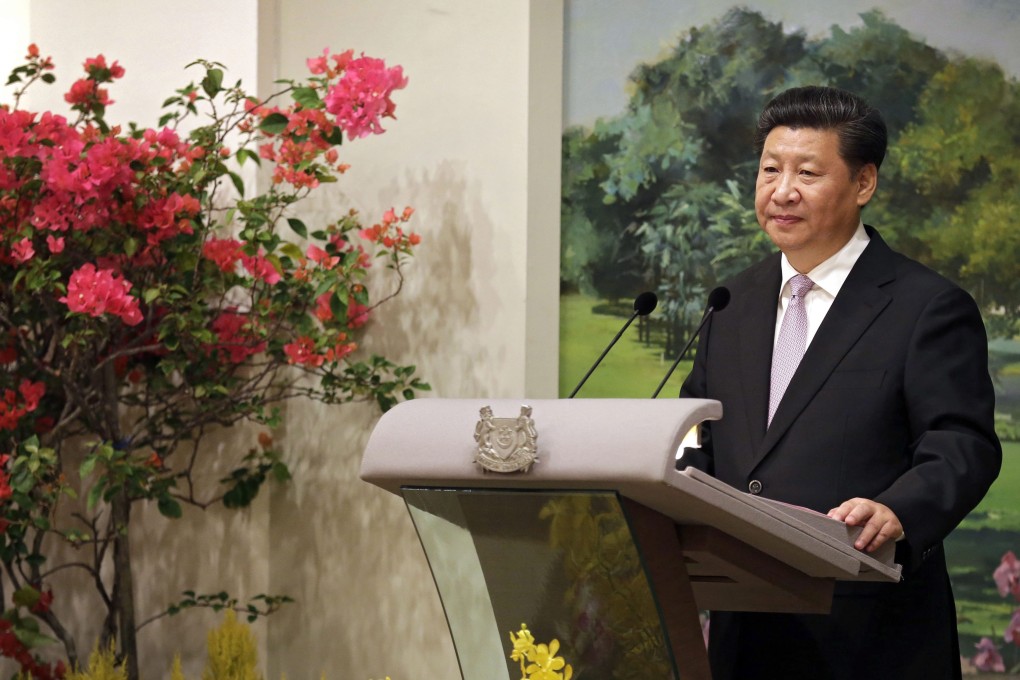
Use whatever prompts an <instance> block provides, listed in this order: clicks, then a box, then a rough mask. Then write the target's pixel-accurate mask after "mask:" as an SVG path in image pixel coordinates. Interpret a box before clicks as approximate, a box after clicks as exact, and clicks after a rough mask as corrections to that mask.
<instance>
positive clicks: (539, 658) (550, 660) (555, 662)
mask: <svg viewBox="0 0 1020 680" xmlns="http://www.w3.org/2000/svg"><path fill="white" fill-rule="evenodd" d="M559 650H560V641H559V640H556V639H555V638H554V639H553V640H552V642H550V643H549V644H548V646H547V645H538V646H537V647H536V648H535V653H534V656H533V657H531V661H532V662H533V663H532V664H531V665H529V666H528V667H527V668H526V669H525V672H526V673H527V674H528V679H529V680H570V678H571V677H573V675H574V669H573V668H571V667H570V666H567V664H566V662H565V661H564V660H563V657H562V656H556V652H558V651H559ZM564 666H566V669H565V670H564V672H563V673H557V672H556V671H558V670H560V669H561V668H564Z"/></svg>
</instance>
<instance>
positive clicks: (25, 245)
mask: <svg viewBox="0 0 1020 680" xmlns="http://www.w3.org/2000/svg"><path fill="white" fill-rule="evenodd" d="M11 256H12V257H13V258H14V261H15V262H28V261H29V260H31V259H32V258H33V257H35V249H34V248H32V239H30V238H23V239H21V240H20V241H18V242H17V243H15V244H14V246H12V247H11Z"/></svg>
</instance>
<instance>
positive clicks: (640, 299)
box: [634, 288, 730, 316]
mask: <svg viewBox="0 0 1020 680" xmlns="http://www.w3.org/2000/svg"><path fill="white" fill-rule="evenodd" d="M723 290H726V289H725V288H724V289H723ZM729 296H730V292H729V291H728V290H727V291H726V297H727V298H728V297H729ZM657 304H659V298H658V297H657V296H656V295H655V293H653V292H652V291H650V290H646V291H645V292H644V293H641V295H638V296H637V297H636V298H634V311H635V312H637V314H638V316H647V315H649V314H651V313H652V310H654V309H655V305H657Z"/></svg>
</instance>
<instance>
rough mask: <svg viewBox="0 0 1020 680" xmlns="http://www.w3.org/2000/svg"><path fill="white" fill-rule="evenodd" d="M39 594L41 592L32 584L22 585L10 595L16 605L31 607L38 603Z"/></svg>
mask: <svg viewBox="0 0 1020 680" xmlns="http://www.w3.org/2000/svg"><path fill="white" fill-rule="evenodd" d="M40 596H41V593H40V592H39V591H38V590H36V589H35V588H33V587H32V586H24V587H23V588H18V589H17V590H15V591H14V595H12V596H11V597H12V599H13V600H14V604H16V605H17V606H19V607H29V608H31V607H34V606H35V605H36V604H38V603H39V597H40Z"/></svg>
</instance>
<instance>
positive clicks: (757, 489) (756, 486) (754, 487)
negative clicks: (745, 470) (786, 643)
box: [747, 479, 761, 496]
mask: <svg viewBox="0 0 1020 680" xmlns="http://www.w3.org/2000/svg"><path fill="white" fill-rule="evenodd" d="M747 490H748V491H750V492H751V493H752V494H754V495H755V496H757V495H758V494H760V493H761V482H759V481H758V480H757V479H752V480H751V483H750V484H748V485H747Z"/></svg>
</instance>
